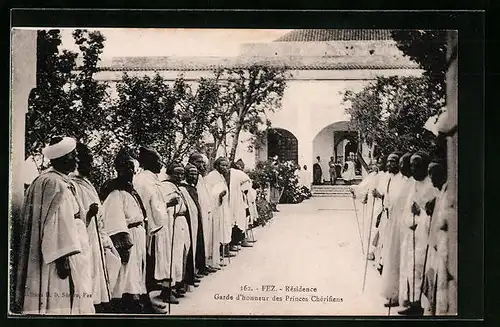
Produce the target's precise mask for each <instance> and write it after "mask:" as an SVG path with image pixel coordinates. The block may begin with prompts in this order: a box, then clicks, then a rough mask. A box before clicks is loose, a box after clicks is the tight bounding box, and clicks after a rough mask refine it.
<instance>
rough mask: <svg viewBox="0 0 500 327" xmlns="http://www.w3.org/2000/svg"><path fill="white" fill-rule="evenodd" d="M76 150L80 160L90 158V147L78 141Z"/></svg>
mask: <svg viewBox="0 0 500 327" xmlns="http://www.w3.org/2000/svg"><path fill="white" fill-rule="evenodd" d="M76 152H77V155H78V159H79V160H80V161H82V160H90V159H91V158H92V153H91V152H90V149H89V148H88V147H87V146H86V145H85V144H83V143H80V142H78V143H77V144H76Z"/></svg>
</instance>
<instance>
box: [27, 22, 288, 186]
mask: <svg viewBox="0 0 500 327" xmlns="http://www.w3.org/2000/svg"><path fill="white" fill-rule="evenodd" d="M73 39H74V41H75V44H77V46H78V49H79V52H78V53H76V52H70V51H67V50H64V51H59V46H60V45H61V35H60V31H59V30H50V31H39V32H38V40H37V88H36V89H35V90H34V91H33V92H32V94H31V95H30V101H29V113H28V115H27V120H26V153H27V154H28V155H37V154H39V153H40V152H41V149H42V148H43V147H44V146H45V145H46V143H47V141H48V140H49V139H50V137H51V136H53V135H67V136H72V137H75V138H76V139H77V140H78V141H81V142H83V143H85V144H87V145H88V146H89V147H90V149H91V151H92V152H93V154H94V161H95V162H94V166H95V168H96V169H95V173H94V176H93V181H94V183H95V184H96V185H97V186H98V185H100V184H102V183H103V182H104V181H105V180H106V179H108V178H111V177H112V175H113V174H114V168H113V159H114V157H115V155H116V153H117V152H118V150H119V148H121V147H123V146H127V147H129V148H131V149H132V150H134V149H137V148H138V147H139V146H141V145H143V146H150V147H154V148H155V149H156V150H157V151H158V152H159V153H160V154H161V155H162V157H163V158H165V162H164V163H165V164H168V163H170V162H171V161H172V160H174V159H182V158H183V157H185V156H186V155H187V154H189V153H190V152H191V151H193V150H198V151H199V150H202V149H204V148H206V147H207V144H204V140H205V139H206V138H205V136H206V135H207V134H211V135H212V136H213V138H214V141H215V146H214V149H212V151H211V153H210V156H211V157H212V159H214V158H215V155H216V152H217V149H219V148H220V147H221V146H223V145H225V140H226V139H228V136H229V138H230V139H232V144H231V150H230V155H229V156H230V159H231V161H233V160H234V156H235V153H236V147H237V145H238V140H239V135H240V132H241V131H248V132H250V133H252V134H254V135H257V136H256V137H258V135H261V134H262V133H261V132H262V130H263V129H265V128H266V127H268V126H270V122H269V120H268V119H267V117H266V113H267V112H269V111H273V110H275V109H276V108H279V107H280V102H281V99H282V96H283V92H284V89H285V86H286V82H285V79H286V76H287V73H286V70H285V69H281V68H270V67H264V66H259V65H254V66H251V67H249V68H246V69H218V70H216V71H214V76H213V77H212V78H208V79H205V78H201V79H199V80H198V81H196V83H195V85H191V84H190V83H187V82H186V81H185V80H184V79H183V78H182V76H181V77H179V78H177V79H176V80H175V81H174V82H173V83H167V81H165V80H164V79H163V78H162V77H161V76H160V75H159V74H156V75H155V76H153V77H147V76H144V77H133V76H129V75H127V74H124V75H123V78H122V80H121V81H120V82H118V83H117V92H118V98H117V99H116V100H113V101H111V100H110V98H109V95H108V94H107V87H108V85H107V84H106V83H101V82H98V81H96V80H95V78H94V75H95V73H97V72H98V62H99V60H100V56H101V54H102V51H103V48H104V41H105V38H104V36H103V35H102V34H101V33H100V32H92V31H90V32H89V31H87V30H75V31H74V32H73ZM202 151H203V150H202ZM41 168H45V167H41Z"/></svg>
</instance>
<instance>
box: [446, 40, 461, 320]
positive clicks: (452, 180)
mask: <svg viewBox="0 0 500 327" xmlns="http://www.w3.org/2000/svg"><path fill="white" fill-rule="evenodd" d="M457 37H458V36H457V33H456V32H448V45H447V48H448V54H447V60H448V61H451V64H450V66H449V68H448V71H447V73H446V108H447V110H448V113H449V119H450V125H449V126H456V125H457V124H458V54H457V53H458V52H457V51H458V50H457V44H458V40H457ZM454 52H455V54H456V56H454V57H452V54H453V53H454ZM447 139H448V140H447V141H448V144H447V150H448V180H449V181H448V190H449V192H450V193H449V194H450V195H449V199H450V207H449V209H448V210H449V214H450V216H451V217H453V218H452V219H450V223H449V226H448V260H449V262H450V264H449V269H450V274H451V276H452V277H453V281H452V282H451V283H449V291H448V297H449V303H450V307H449V312H448V313H449V314H457V312H458V307H457V301H458V298H457V287H458V286H457V281H458V254H457V253H458V252H457V251H458V248H457V247H458V207H457V205H458V198H457V196H458V132H455V133H454V134H453V135H451V136H449V137H448V138H447Z"/></svg>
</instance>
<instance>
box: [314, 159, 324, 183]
mask: <svg viewBox="0 0 500 327" xmlns="http://www.w3.org/2000/svg"><path fill="white" fill-rule="evenodd" d="M322 175H323V170H322V169H321V166H320V164H319V163H315V164H314V165H313V184H314V185H319V184H321V176H322Z"/></svg>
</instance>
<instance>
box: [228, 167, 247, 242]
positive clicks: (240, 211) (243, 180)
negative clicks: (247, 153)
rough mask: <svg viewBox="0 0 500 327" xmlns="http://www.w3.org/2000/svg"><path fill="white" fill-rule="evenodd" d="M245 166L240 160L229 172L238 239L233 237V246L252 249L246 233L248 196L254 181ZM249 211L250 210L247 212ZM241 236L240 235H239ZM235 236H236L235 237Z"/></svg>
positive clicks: (230, 192) (230, 197)
mask: <svg viewBox="0 0 500 327" xmlns="http://www.w3.org/2000/svg"><path fill="white" fill-rule="evenodd" d="M244 169H245V164H244V163H243V160H241V159H239V160H238V161H236V162H235V164H234V166H233V167H232V168H231V169H230V170H229V179H230V189H229V202H230V203H229V205H230V208H231V210H232V212H233V217H234V227H235V228H234V227H233V230H234V231H235V232H236V236H237V238H236V239H235V238H234V237H233V245H241V246H242V247H252V246H253V245H252V244H250V243H249V242H248V241H247V239H246V231H247V230H248V216H249V214H250V213H249V212H248V211H249V206H248V201H247V196H248V192H249V190H250V189H251V188H252V180H251V179H250V177H249V176H248V175H247V174H246V173H245V172H244V171H243V170H244ZM247 209H248V210H247ZM238 234H239V235H238ZM233 236H234V235H233Z"/></svg>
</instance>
